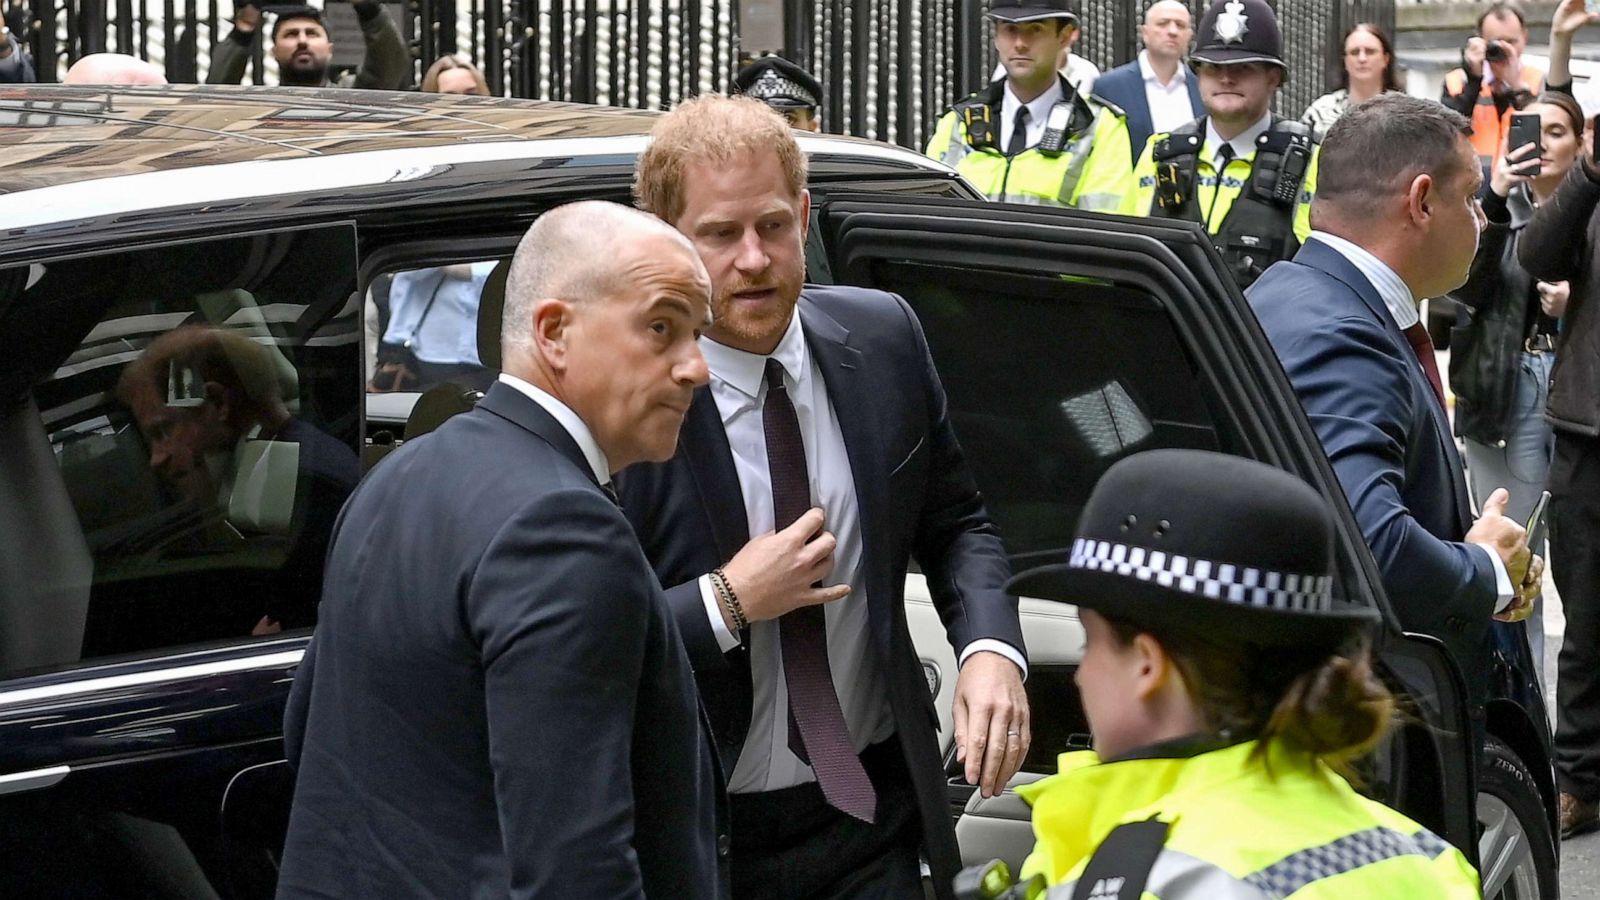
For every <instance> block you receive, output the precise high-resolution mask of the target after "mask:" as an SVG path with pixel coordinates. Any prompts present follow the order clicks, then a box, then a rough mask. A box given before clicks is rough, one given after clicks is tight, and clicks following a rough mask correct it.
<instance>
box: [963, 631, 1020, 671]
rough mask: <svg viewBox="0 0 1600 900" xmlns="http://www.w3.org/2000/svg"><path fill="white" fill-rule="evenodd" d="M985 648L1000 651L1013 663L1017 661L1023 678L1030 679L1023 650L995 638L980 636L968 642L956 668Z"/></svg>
mask: <svg viewBox="0 0 1600 900" xmlns="http://www.w3.org/2000/svg"><path fill="white" fill-rule="evenodd" d="M984 650H987V651H989V652H990V653H998V654H1000V655H1001V656H1004V657H1005V658H1006V659H1009V660H1011V661H1012V662H1013V663H1016V666H1017V670H1018V671H1020V672H1021V673H1022V680H1023V681H1027V680H1028V660H1027V659H1026V658H1024V657H1023V655H1022V651H1021V650H1018V649H1017V648H1015V647H1013V646H1011V645H1010V644H1008V643H1006V642H1005V641H1001V640H996V639H995V638H979V639H977V640H975V641H973V642H972V643H970V644H968V645H967V646H966V648H965V649H963V650H962V651H961V657H960V659H958V660H956V669H958V670H959V669H960V668H961V667H962V666H964V665H966V664H967V657H969V656H971V655H972V654H974V653H978V652H981V651H984Z"/></svg>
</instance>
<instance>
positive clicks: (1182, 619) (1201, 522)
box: [1006, 450, 1379, 650]
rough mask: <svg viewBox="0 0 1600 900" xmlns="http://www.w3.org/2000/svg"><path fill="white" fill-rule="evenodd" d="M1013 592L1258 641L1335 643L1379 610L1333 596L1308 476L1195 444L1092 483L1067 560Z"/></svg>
mask: <svg viewBox="0 0 1600 900" xmlns="http://www.w3.org/2000/svg"><path fill="white" fill-rule="evenodd" d="M1006 589H1007V590H1008V591H1010V592H1012V593H1014V594H1019V595H1023V596H1028V597H1039V598H1043V599H1046V600H1057V601H1060V602H1062V603H1072V604H1076V605H1077V606H1079V607H1082V608H1085V609H1092V610H1095V611H1097V612H1101V613H1105V614H1106V615H1112V616H1117V617H1120V618H1124V619H1127V620H1130V621H1132V622H1134V623H1136V624H1142V625H1148V626H1165V627H1169V628H1172V629H1175V630H1178V631H1181V632H1192V633H1199V634H1209V635H1216V636H1220V637H1227V638H1231V639H1237V640H1239V641H1241V642H1244V643H1251V644H1256V645H1262V646H1281V645H1295V646H1307V647H1308V648H1309V647H1318V648H1326V649H1329V650H1332V649H1336V648H1337V647H1338V646H1339V645H1341V644H1343V643H1344V642H1345V641H1346V640H1348V639H1349V638H1350V637H1352V636H1354V635H1356V634H1358V633H1359V632H1360V631H1361V630H1363V629H1366V628H1370V627H1371V626H1373V625H1374V624H1376V623H1377V622H1378V619H1379V617H1378V611H1377V610H1376V609H1374V608H1372V607H1368V606H1357V605H1355V604H1352V603H1348V602H1345V601H1340V600H1335V599H1334V598H1333V515H1332V512H1331V510H1330V509H1329V508H1328V504H1327V502H1326V501H1324V500H1323V499H1322V497H1321V496H1320V495H1319V494H1317V492H1316V491H1314V490H1312V489H1311V487H1310V486H1309V485H1307V484H1306V483H1305V482H1303V481H1301V480H1299V479H1298V478H1295V477H1294V476H1292V475H1290V474H1288V473H1286V472H1283V471H1281V470H1279V469H1274V468H1272V467H1271V466H1268V465H1265V464H1263V463H1259V462H1254V461H1252V460H1247V459H1241V458H1239V457H1237V456H1228V455H1226V454H1222V453H1212V452H1209V451H1202V450H1150V451H1147V452H1144V453H1136V454H1134V455H1133V456H1130V457H1128V458H1126V459H1123V460H1120V461H1118V462H1117V463H1116V464H1115V465H1113V466H1112V467H1111V468H1110V469H1108V470H1107V471H1106V473H1105V475H1104V476H1102V477H1101V479H1100V482H1099V483H1098V484H1096V485H1095V488H1094V491H1093V492H1091V493H1090V495H1089V501H1088V503H1087V504H1086V505H1085V506H1084V510H1083V516H1082V518H1081V519H1080V520H1079V522H1078V528H1077V531H1076V539H1075V540H1074V541H1073V544H1072V551H1071V556H1070V558H1069V559H1068V561H1067V562H1066V563H1060V564H1055V565H1047V566H1042V567H1040V568H1037V569H1030V570H1029V571H1026V572H1023V573H1022V574H1020V575H1018V576H1016V577H1015V578H1013V579H1011V581H1010V582H1009V583H1008V584H1007V585H1006Z"/></svg>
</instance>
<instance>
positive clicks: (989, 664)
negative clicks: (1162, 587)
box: [622, 95, 1029, 900]
mask: <svg viewBox="0 0 1600 900" xmlns="http://www.w3.org/2000/svg"><path fill="white" fill-rule="evenodd" d="M653 135H654V138H653V142H652V144H651V147H650V149H649V150H648V151H646V153H645V154H644V155H643V156H642V157H641V158H640V161H639V167H638V173H637V181H636V184H635V194H636V198H637V199H638V200H639V202H640V205H641V206H643V207H644V208H645V209H648V210H650V211H651V212H654V213H656V214H657V215H659V216H661V217H662V218H663V219H664V220H666V221H667V222H669V223H671V224H673V225H675V226H676V227H677V228H678V230H679V231H681V232H683V233H684V234H685V235H687V236H688V237H689V238H690V239H691V240H693V241H694V243H695V247H696V249H698V250H699V251H700V257H701V259H702V260H703V261H704V262H705V263H706V268H707V271H708V272H709V273H710V275H711V280H712V284H713V286H714V300H713V303H712V308H713V310H714V312H715V314H716V318H715V324H714V325H713V326H712V328H711V329H710V330H709V331H707V333H706V337H704V338H702V339H701V349H702V351H703V352H704V353H705V356H706V362H707V365H708V366H709V368H710V370H711V384H710V386H709V387H707V388H706V389H703V390H701V391H699V392H698V393H697V394H696V396H695V400H694V405H693V407H692V408H691V409H690V411H689V415H688V418H687V419H686V421H685V425H684V436H683V441H682V443H681V445H680V447H679V451H678V454H677V455H676V456H674V457H673V458H672V460H671V461H670V462H667V463H665V464H664V465H649V466H642V467H639V468H638V469H636V470H634V471H630V472H629V473H628V474H627V477H626V478H625V479H624V480H623V487H622V498H623V504H622V505H623V509H624V511H625V512H626V513H627V515H628V517H629V519H630V520H631V521H632V522H633V524H634V527H635V529H636V530H637V531H638V533H639V535H640V542H641V543H642V544H643V545H644V547H645V552H646V554H647V555H648V556H649V557H650V560H651V562H652V563H653V564H654V565H655V569H656V574H657V575H658V576H659V577H660V578H661V581H662V583H663V584H665V585H667V586H668V590H667V598H668V600H669V601H670V603H671V604H672V608H673V613H674V614H675V615H676V617H677V620H678V625H679V630H680V632H681V633H682V635H683V639H684V641H685V642H686V644H687V646H688V648H689V656H690V659H691V661H692V662H693V663H694V667H695V677H696V680H697V681H698V683H699V685H700V691H701V696H702V697H703V698H704V699H705V703H706V707H707V713H708V715H709V716H710V717H711V720H712V730H713V731H714V733H715V735H716V740H717V748H718V750H719V751H720V752H721V754H722V760H723V763H724V765H725V766H726V767H727V768H728V771H729V772H730V781H729V790H730V791H731V794H732V796H731V798H730V808H731V812H732V822H733V854H732V866H733V894H734V897H735V898H738V900H745V898H754V897H774V898H779V897H781V898H802V897H804V898H822V897H838V898H852V900H866V898H921V897H922V896H923V893H922V890H923V889H922V885H921V883H920V877H919V865H918V857H919V853H920V854H922V855H925V856H926V859H927V861H928V864H929V867H930V869H931V872H932V876H933V884H934V887H935V889H936V890H937V891H938V892H939V896H941V897H948V896H949V891H950V886H951V879H952V878H953V877H954V875H955V872H956V869H957V868H958V853H957V849H956V845H955V836H954V833H953V831H952V828H951V817H950V801H949V795H948V791H947V789H946V785H945V779H944V772H943V768H942V766H941V761H940V758H939V747H938V742H937V740H936V733H935V725H934V722H935V721H936V718H935V712H934V708H933V703H932V698H931V697H930V696H929V693H928V685H927V681H926V680H925V677H924V675H923V673H922V668H921V666H920V664H919V663H918V658H917V653H916V648H915V647H914V646H913V644H912V642H911V636H910V633H909V630H908V628H907V624H906V613H905V582H906V570H907V565H908V563H909V561H910V560H911V559H912V558H913V557H914V558H915V559H916V561H917V563H918V564H919V565H920V567H921V574H922V576H923V577H924V578H925V579H926V581H927V585H928V589H929V592H930V593H931V595H932V597H933V602H934V604H935V606H936V607H937V608H938V610H939V614H940V617H941V618H942V620H943V621H944V623H945V626H946V629H947V631H948V634H949V637H950V642H951V644H952V646H953V647H954V648H955V651H956V654H957V657H958V660H959V662H960V675H959V677H958V679H957V682H956V701H955V716H954V718H955V732H956V741H957V746H958V751H957V752H958V755H959V758H960V759H962V760H963V761H964V763H965V766H966V776H967V779H968V781H970V782H971V783H973V784H980V785H981V787H982V789H983V791H984V793H986V794H994V793H997V792H998V791H999V790H1000V789H1001V788H1003V787H1004V786H1005V782H1006V780H1007V779H1008V778H1009V777H1010V775H1011V774H1012V773H1013V772H1015V771H1016V769H1017V767H1018V766H1019V765H1020V764H1021V762H1022V759H1023V757H1024V755H1025V754H1026V752H1027V745H1028V737H1029V732H1028V712H1027V698H1026V696H1025V695H1024V694H1023V690H1022V678H1023V674H1024V673H1025V671H1026V665H1027V661H1026V658H1025V656H1024V655H1023V645H1022V633H1021V625H1020V623H1019V621H1018V616H1017V603H1016V599H1015V598H1013V597H1011V596H1009V595H1007V594H1006V593H1005V591H1004V589H1003V587H1002V586H1003V585H1004V583H1005V581H1006V578H1007V573H1008V572H1009V571H1010V566H1009V564H1008V562H1007V559H1006V555H1005V550H1004V548H1003V546H1002V545H1001V542H1000V538H999V535H998V534H997V532H996V530H995V527H994V525H993V524H992V523H991V522H990V520H989V516H988V513H987V511H986V510H985V508H984V504H983V500H982V498H981V497H980V496H979V495H978V491H977V486H976V484H975V483H974V482H973V479H972V475H971V473H970V472H969V471H968V469H967V467H966V463H965V461H964V459H963V457H962V453H961V448H960V446H959V445H958V444H957V443H956V438H955V434H954V432H953V431H952V430H951V427H950V420H949V417H948V414H947V410H946V406H945V395H944V389H943V387H942V386H941V385H940V383H939V378H938V375H937V374H936V373H935V372H934V369H933V360H932V359H931V357H930V356H929V353H928V346H927V343H926V341H925V340H924V338H923V334H922V328H921V327H920V325H919V324H918V323H917V319H916V317H915V316H914V315H913V314H912V312H911V310H910V308H909V307H908V306H907V305H906V303H905V301H903V300H901V299H900V298H899V297H896V296H894V295H892V294H885V293H882V292H878V291H866V290H856V289H851V288H821V287H808V288H806V289H805V291H804V293H802V291H801V283H802V281H803V279H804V264H803V259H804V255H803V249H802V248H803V245H804V242H805V232H806V224H807V221H808V218H809V207H810V196H809V194H808V193H807V192H806V190H805V177H806V176H805V157H804V156H803V155H802V154H801V152H800V149H799V147H798V145H797V144H796V142H795V138H794V135H793V134H792V133H791V131H790V130H789V129H788V128H787V127H786V126H785V124H784V122H783V120H782V119H780V118H779V117H778V116H776V115H775V114H773V113H772V112H771V111H770V110H769V109H767V108H766V107H765V106H763V105H762V104H760V103H758V102H756V101H754V100H752V99H750V98H746V97H732V98H729V97H721V96H717V95H705V96H702V97H700V98H698V99H696V100H692V101H689V102H687V103H684V104H682V105H681V106H679V107H678V108H677V109H676V110H674V111H673V112H672V114H671V115H669V116H667V117H666V118H665V119H663V120H662V121H661V122H660V123H659V124H658V125H657V127H656V128H655V129H654V133H653Z"/></svg>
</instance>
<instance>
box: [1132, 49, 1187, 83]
mask: <svg viewBox="0 0 1600 900" xmlns="http://www.w3.org/2000/svg"><path fill="white" fill-rule="evenodd" d="M1139 74H1140V75H1141V76H1142V77H1143V78H1144V80H1145V81H1148V82H1150V83H1151V84H1154V85H1156V86H1157V87H1163V88H1171V87H1172V86H1173V85H1179V84H1183V83H1184V81H1186V80H1188V78H1189V67H1188V66H1185V65H1184V64H1183V63H1182V62H1181V61H1180V62H1179V63H1178V71H1176V72H1174V73H1173V75H1172V81H1171V82H1170V83H1168V84H1162V83H1161V78H1160V77H1159V76H1157V75H1156V70H1155V67H1154V66H1152V65H1150V51H1149V50H1140V51H1139Z"/></svg>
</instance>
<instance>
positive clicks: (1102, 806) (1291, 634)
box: [1007, 450, 1478, 900]
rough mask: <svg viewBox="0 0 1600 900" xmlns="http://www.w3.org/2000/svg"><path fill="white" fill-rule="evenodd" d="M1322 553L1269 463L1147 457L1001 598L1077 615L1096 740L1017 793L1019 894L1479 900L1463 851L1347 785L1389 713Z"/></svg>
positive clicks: (1108, 480) (1290, 484) (1310, 500)
mask: <svg viewBox="0 0 1600 900" xmlns="http://www.w3.org/2000/svg"><path fill="white" fill-rule="evenodd" d="M1239 485H1251V486H1252V487H1251V489H1250V490H1240V489H1239V488H1238V486H1239ZM1333 548H1334V524H1333V514H1332V510H1331V509H1330V507H1329V506H1328V504H1327V502H1326V501H1324V500H1323V498H1322V497H1321V496H1320V495H1319V494H1318V493H1317V492H1316V491H1315V490H1313V489H1312V488H1311V487H1310V486H1308V485H1306V484H1305V483H1303V482H1301V481H1300V480H1299V479H1297V478H1295V477H1294V476H1292V475H1290V474H1288V473H1286V472H1283V471H1281V470H1279V469H1275V468H1272V467H1270V466H1267V465H1265V464H1262V463H1258V462H1254V461H1252V460H1246V459H1241V458H1238V457H1234V456H1227V455H1224V454H1219V453H1212V452H1208V451H1198V450H1152V451H1148V452H1145V453H1139V454H1135V455H1133V456H1131V457H1128V458H1127V459H1124V460H1121V461H1119V462H1118V463H1116V464H1115V465H1113V466H1112V467H1111V468H1110V469H1109V470H1108V471H1107V472H1106V474H1105V475H1104V476H1103V477H1102V478H1101V480H1100V482H1099V483H1098V484H1097V485H1096V486H1095V489H1094V491H1093V493H1092V494H1091V495H1090V497H1089V500H1088V503H1087V505H1086V506H1085V508H1084V511H1083V515H1082V518H1081V519H1080V521H1079V524H1078V527H1077V529H1076V532H1075V539H1074V541H1073V543H1072V549H1071V554H1070V558H1069V560H1068V561H1067V562H1065V563H1060V564H1053V565H1047V566H1043V567H1040V568H1036V569H1032V570H1030V571H1027V572H1024V573H1022V574H1020V575H1018V576H1017V577H1016V578H1014V579H1012V581H1011V582H1010V584H1008V585H1007V587H1008V589H1009V590H1011V591H1013V592H1015V593H1017V594H1019V595H1023V596H1029V597H1039V598H1043V599H1047V600H1056V601H1060V602H1063V603H1073V604H1076V605H1077V606H1078V609H1079V615H1080V617H1081V619H1082V621H1083V627H1084V631H1085V634H1086V636H1087V647H1086V649H1085V652H1084V656H1083V661H1082V664H1081V665H1080V666H1079V668H1078V671H1077V675H1076V680H1077V683H1078V688H1079V691H1080V693H1081V695H1082V698H1083V707H1084V711H1085V713H1086V715H1087V716H1088V720H1089V728H1090V730H1091V732H1092V733H1093V736H1094V750H1092V751H1080V752H1075V753H1067V754H1064V755H1062V756H1061V757H1060V771H1059V773H1058V774H1056V775H1054V776H1051V777H1049V778H1046V779H1044V780H1042V781H1038V782H1035V783H1034V784H1031V785H1025V786H1023V787H1022V788H1019V793H1021V794H1022V796H1023V797H1024V799H1026V800H1027V801H1028V802H1029V803H1030V804H1031V805H1032V807H1033V829H1034V834H1035V836H1036V839H1037V843H1036V844H1035V847H1034V850H1033V853H1032V854H1031V855H1030V856H1029V857H1028V859H1027V861H1026V862H1025V863H1024V864H1023V868H1022V873H1021V874H1022V876H1023V878H1025V879H1030V880H1031V879H1033V878H1035V877H1037V878H1040V879H1042V880H1043V881H1044V882H1046V883H1047V884H1048V885H1051V886H1052V887H1051V889H1050V893H1049V896H1051V897H1056V896H1058V893H1059V896H1061V897H1067V896H1074V897H1083V896H1090V897H1102V896H1105V897H1110V896H1122V897H1129V896H1133V897H1137V896H1151V895H1154V896H1158V897H1162V898H1165V900H1184V898H1216V897H1289V896H1293V897H1295V898H1297V900H1314V898H1334V897H1338V898H1344V897H1364V898H1402V897H1403V898H1406V900H1419V898H1435V897H1461V898H1467V897H1477V896H1478V879H1477V875H1476V873H1475V872H1474V871H1473V869H1472V867H1471V865H1470V864H1469V863H1468V862H1467V860H1466V858H1465V857H1464V856H1463V855H1462V854H1461V852H1460V851H1459V850H1457V849H1456V848H1454V847H1452V846H1451V845H1450V844H1448V843H1446V842H1445V841H1444V840H1442V839H1440V838H1439V837H1437V836H1435V835H1434V834H1432V833H1431V832H1429V831H1428V830H1426V829H1424V828H1423V827H1421V826H1420V825H1418V824H1417V823H1416V822H1413V821H1411V820H1410V819H1408V818H1406V817H1405V816H1403V815H1401V814H1400V813H1398V812H1395V811H1394V810H1392V809H1389V808H1388V807H1386V806H1383V805H1382V804H1380V803H1377V802H1376V801H1373V800H1369V799H1367V798H1365V797H1362V796H1361V795H1359V794H1357V793H1356V791H1355V790H1354V789H1353V788H1352V787H1351V785H1350V783H1349V776H1350V772H1351V766H1352V763H1354V762H1355V760H1357V759H1358V758H1360V757H1361V756H1363V755H1365V754H1366V753H1367V752H1368V751H1370V750H1371V749H1372V748H1373V747H1374V746H1376V745H1377V744H1378V742H1379V741H1380V740H1381V739H1382V738H1383V736H1384V734H1385V732H1386V731H1387V729H1388V728H1389V726H1390V724H1391V721H1392V720H1393V717H1394V712H1395V701H1394V698H1393V697H1392V696H1391V695H1390V693H1389V691H1388V689H1387V688H1386V687H1385V686H1384V685H1383V683H1382V682H1381V681H1380V680H1379V679H1378V676H1377V675H1376V673H1375V672H1374V669H1373V657H1372V652H1371V650H1370V644H1369V641H1370V636H1371V632H1372V631H1373V630H1374V628H1375V626H1376V625H1377V623H1378V621H1379V617H1378V612H1377V610H1376V609H1374V608H1372V607H1369V606H1360V605H1356V604H1353V603H1349V602H1346V601H1342V600H1337V599H1335V598H1334V595H1333V581H1334V579H1333V559H1334V556H1333V554H1334V549H1333ZM1084 879H1093V881H1091V882H1090V883H1089V885H1088V890H1087V891H1085V890H1082V889H1081V888H1082V885H1081V882H1082V881H1083V880H1084ZM1118 884H1120V885H1121V890H1120V891H1118V890H1117V889H1116V888H1115V887H1114V886H1115V885H1118ZM1056 886H1060V887H1056ZM1141 886H1142V888H1143V893H1141V891H1140V889H1139V888H1140V887H1141Z"/></svg>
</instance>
